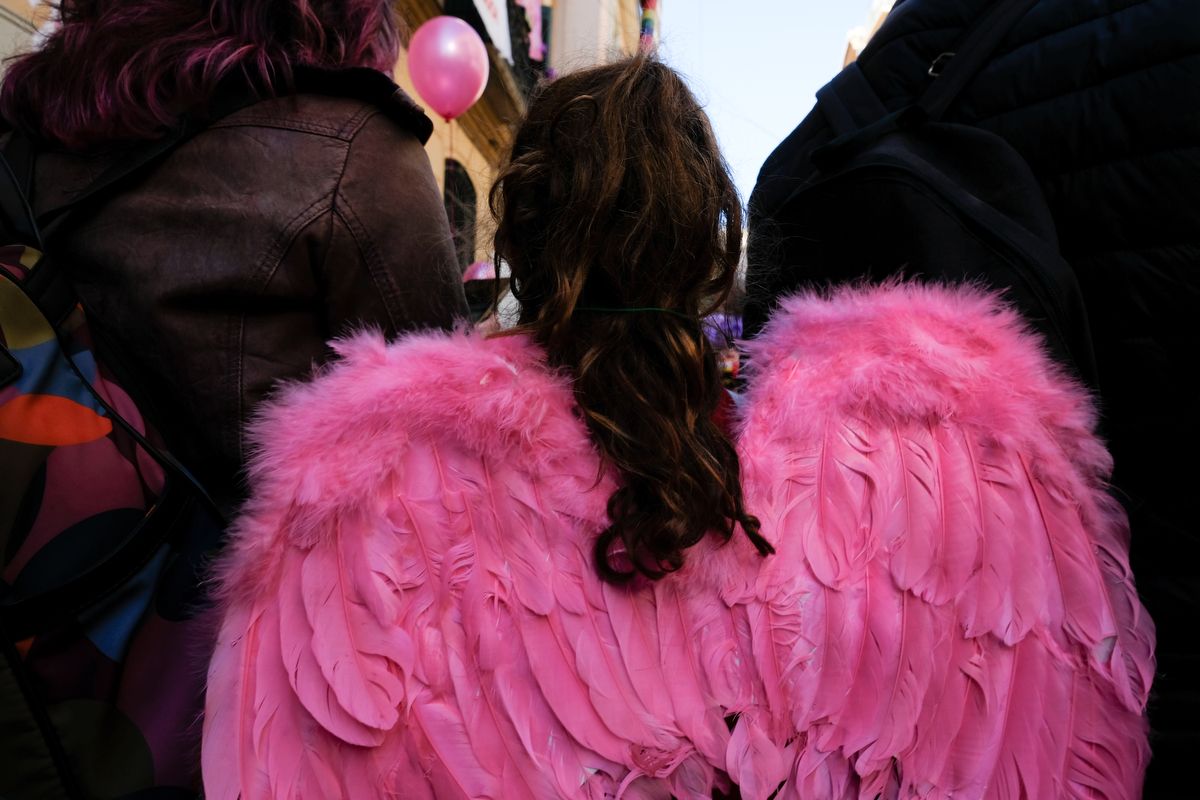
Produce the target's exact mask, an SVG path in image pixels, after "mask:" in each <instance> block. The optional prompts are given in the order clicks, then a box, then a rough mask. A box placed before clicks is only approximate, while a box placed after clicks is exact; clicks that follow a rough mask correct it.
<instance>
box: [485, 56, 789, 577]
mask: <svg viewBox="0 0 1200 800" xmlns="http://www.w3.org/2000/svg"><path fill="white" fill-rule="evenodd" d="M491 205H492V211H493V213H494V214H495V216H496V219H497V230H496V238H495V244H496V253H497V257H498V258H503V259H505V260H506V261H507V262H508V263H509V266H510V268H511V270H512V276H513V291H514V294H515V295H516V297H517V299H518V300H519V301H520V303H521V317H520V324H519V325H518V327H517V329H516V330H517V331H524V332H527V333H530V334H531V335H533V337H534V338H535V339H536V340H537V341H538V342H539V343H540V344H542V345H543V346H544V347H545V348H546V351H547V354H548V356H549V358H550V360H551V362H552V363H554V364H555V365H557V366H560V367H562V368H564V369H566V370H567V371H569V373H570V374H571V375H572V376H573V378H574V390H575V399H576V402H577V403H578V406H579V409H580V411H581V413H582V414H583V417H584V419H585V420H586V422H587V426H588V429H589V431H590V433H591V435H592V438H593V440H594V441H595V442H596V444H597V446H598V447H599V449H600V452H601V453H602V455H603V457H604V458H605V460H606V461H607V462H608V463H609V464H611V465H612V466H613V467H615V468H616V470H617V472H618V473H619V475H620V486H619V488H618V489H617V490H616V491H615V492H614V493H613V495H612V497H611V498H610V500H609V503H608V514H609V519H610V521H611V525H610V526H609V527H608V528H607V529H606V530H605V531H604V532H603V533H602V534H601V535H600V537H599V538H598V539H597V541H596V565H597V569H598V571H599V573H600V575H601V577H603V578H604V579H606V580H609V581H613V582H617V581H622V580H627V579H628V578H630V577H632V576H633V575H634V574H637V573H641V574H643V575H646V576H648V577H650V578H659V577H662V576H663V575H665V574H667V573H669V572H672V571H674V570H676V569H679V568H680V567H681V566H682V565H683V563H684V551H685V550H686V549H687V548H689V547H691V546H692V545H694V544H696V543H697V542H699V541H700V540H701V539H702V538H703V537H704V536H705V535H708V534H713V535H716V536H718V537H720V538H722V539H725V540H728V539H729V538H730V537H731V536H733V534H734V531H735V530H736V528H737V527H738V526H740V527H741V528H742V530H743V531H745V533H746V535H747V536H748V537H750V539H751V540H752V541H753V543H754V545H755V546H756V548H757V549H758V551H759V552H760V553H762V554H764V555H765V554H767V553H770V552H773V550H772V548H771V546H770V544H769V543H768V542H767V541H766V540H765V539H764V538H763V537H762V535H761V534H760V533H759V523H758V520H757V519H755V518H754V517H753V516H751V515H750V514H749V513H747V511H746V509H745V507H744V503H743V498H742V488H741V477H740V473H739V464H738V459H737V453H736V451H735V450H734V447H733V445H732V443H731V442H730V441H729V438H728V437H727V436H726V435H725V433H724V432H723V431H722V430H721V429H720V428H719V427H718V425H717V424H716V423H715V422H714V420H713V415H714V413H715V412H716V410H717V406H718V404H719V403H720V400H721V392H722V391H723V389H722V386H721V380H720V374H719V370H718V366H717V360H716V353H715V352H714V350H713V347H712V345H711V344H710V343H709V341H708V338H707V337H706V336H705V335H704V331H703V330H702V327H701V318H702V316H703V315H705V314H707V313H710V312H711V311H713V310H715V309H716V308H717V307H718V306H719V305H720V304H721V303H722V302H723V301H724V299H725V297H726V296H727V295H728V294H729V291H730V289H731V288H732V285H733V281H734V277H735V274H736V269H737V262H738V257H739V255H740V246H741V230H742V211H741V204H740V201H739V200H738V196H737V192H736V190H735V189H734V186H733V182H732V180H731V179H730V177H729V173H728V168H727V167H726V165H725V162H724V160H723V159H722V158H721V155H720V152H719V151H718V149H717V146H716V141H715V138H714V136H713V134H712V130H711V128H710V127H709V124H708V120H707V118H706V117H705V115H704V113H703V111H702V110H701V109H700V106H699V104H698V103H697V102H696V100H695V98H694V97H693V96H692V95H691V92H690V91H688V89H687V87H686V85H684V83H683V81H682V80H681V79H680V78H679V76H678V75H676V74H675V73H674V72H673V71H672V70H670V69H669V68H667V67H666V66H664V65H662V64H660V63H658V62H656V61H655V60H653V59H652V58H650V57H648V56H644V55H639V56H635V57H634V58H632V59H629V60H627V61H624V62H621V63H618V64H612V65H606V66H602V67H596V68H593V69H589V70H585V71H582V72H577V73H573V74H570V75H567V76H564V77H561V78H558V79H557V80H555V81H553V82H550V83H547V84H544V85H542V86H541V87H540V88H539V90H538V92H537V93H536V94H535V96H534V98H533V99H532V100H531V102H530V108H529V113H528V115H527V117H526V119H525V121H524V122H523V124H522V125H521V127H520V129H519V130H518V132H517V136H516V139H515V142H514V145H513V150H512V156H511V158H510V160H509V163H508V164H507V165H506V166H505V168H504V169H503V171H502V172H501V174H500V177H499V179H498V180H497V182H496V184H495V186H494V187H493V189H492V194H491Z"/></svg>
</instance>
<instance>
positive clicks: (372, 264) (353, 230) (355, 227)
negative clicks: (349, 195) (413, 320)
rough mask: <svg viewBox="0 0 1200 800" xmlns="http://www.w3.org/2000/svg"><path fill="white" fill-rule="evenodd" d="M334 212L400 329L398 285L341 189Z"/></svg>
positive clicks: (389, 314)
mask: <svg viewBox="0 0 1200 800" xmlns="http://www.w3.org/2000/svg"><path fill="white" fill-rule="evenodd" d="M333 214H334V217H335V218H336V219H340V220H341V221H342V224H343V225H345V226H346V230H347V231H349V232H350V236H351V238H353V239H354V246H355V248H356V249H357V250H358V255H359V259H360V260H361V262H362V265H363V267H365V268H366V270H367V275H369V276H370V278H371V283H373V284H374V285H375V290H376V291H377V292H379V296H380V297H381V298H383V307H384V310H385V311H387V315H388V324H389V325H390V326H391V327H392V328H393V329H395V330H399V329H400V328H401V327H402V325H401V324H400V316H401V315H400V314H398V310H399V306H400V305H401V303H400V297H399V295H398V292H397V291H396V287H395V285H394V284H393V283H392V281H391V280H390V279H389V277H388V275H387V272H386V271H385V270H384V269H383V268H382V259H381V258H379V253H378V250H377V249H376V247H375V244H374V241H373V240H372V239H371V234H370V233H369V232H368V231H367V229H366V226H365V225H363V224H362V221H361V220H359V218H358V215H357V214H356V213H354V208H353V207H352V206H351V205H350V202H349V201H348V200H347V199H346V196H345V195H344V194H342V192H341V191H340V190H339V191H338V192H337V195H336V197H335V198H334V203H333Z"/></svg>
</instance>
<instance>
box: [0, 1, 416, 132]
mask: <svg viewBox="0 0 1200 800" xmlns="http://www.w3.org/2000/svg"><path fill="white" fill-rule="evenodd" d="M59 10H60V14H61V17H62V24H61V26H60V27H59V29H58V30H57V31H55V32H54V33H53V34H52V35H51V36H50V37H49V39H48V40H47V41H46V43H45V45H44V46H43V47H42V48H41V49H40V50H37V51H34V52H32V53H28V54H26V55H22V56H19V57H17V58H16V59H14V60H13V61H12V63H11V64H10V66H9V70H8V73H7V75H6V76H5V78H4V83H3V86H2V87H0V116H3V117H4V119H5V120H7V121H8V123H9V124H10V125H13V126H15V127H19V128H21V129H23V130H26V131H28V132H30V133H32V134H35V135H38V136H40V137H42V138H43V139H46V140H48V141H51V142H56V143H58V144H62V145H65V146H67V147H68V148H71V149H80V150H82V149H88V148H92V147H95V146H97V145H100V144H103V143H106V142H112V141H121V140H130V139H149V138H154V137H156V136H159V135H161V134H162V132H163V129H164V128H165V127H168V126H170V125H172V124H173V123H175V122H176V121H177V119H178V117H179V115H180V114H181V113H184V112H186V111H189V110H192V109H198V108H201V109H202V108H203V106H204V104H205V103H206V102H207V101H208V100H209V99H210V97H211V96H212V94H213V92H214V90H215V89H216V87H217V84H218V83H220V82H221V81H222V80H223V79H224V78H226V77H228V76H240V77H242V78H245V79H246V80H247V81H248V82H249V83H250V84H251V85H252V86H254V87H256V88H257V89H258V90H259V91H262V92H264V93H265V94H276V93H280V92H283V91H286V90H287V88H288V87H289V86H290V84H291V81H292V77H293V70H294V68H295V67H297V66H301V65H304V66H316V67H326V68H331V69H337V68H343V67H372V68H374V69H377V70H380V71H381V72H385V73H388V74H390V73H391V70H392V68H393V67H394V65H395V63H396V59H397V57H398V54H399V39H400V36H399V22H398V21H397V19H396V16H395V12H394V11H393V9H392V3H391V1H390V0H61V2H60V3H59Z"/></svg>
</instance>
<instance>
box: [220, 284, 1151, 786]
mask: <svg viewBox="0 0 1200 800" xmlns="http://www.w3.org/2000/svg"><path fill="white" fill-rule="evenodd" d="M341 350H342V354H343V356H344V360H343V361H342V362H340V363H339V365H338V366H336V367H334V368H333V369H332V370H331V371H329V372H328V373H327V374H326V375H324V376H322V377H321V378H320V379H319V380H317V381H316V382H315V383H313V384H311V385H305V386H296V387H292V388H290V389H289V390H287V391H286V392H285V393H284V394H283V395H282V397H281V399H280V400H279V401H277V402H276V403H275V404H273V405H272V406H271V407H270V408H269V410H267V411H266V412H265V413H264V415H263V416H262V418H261V420H260V421H259V423H258V424H257V426H256V437H257V441H258V442H259V445H260V452H259V455H258V456H257V458H256V459H255V461H254V465H253V472H252V475H253V484H254V488H255V495H254V499H253V500H252V501H251V503H250V505H249V507H248V509H247V511H246V514H245V516H244V517H243V518H242V520H241V521H240V522H239V523H238V525H237V529H236V531H235V538H234V543H233V546H232V552H231V555H230V556H229V557H228V559H227V561H226V563H225V565H224V568H223V571H222V575H221V581H222V593H223V603H224V608H225V617H224V621H223V624H222V627H221V631H220V635H219V640H218V642H217V646H216V651H215V655H214V657H213V660H212V663H211V666H210V670H209V679H210V680H209V690H208V692H209V693H208V711H207V717H206V720H205V738H204V750H203V762H204V777H205V786H206V791H207V795H208V797H210V798H213V800H234V798H238V797H241V798H243V800H258V798H314V799H315V798H355V799H357V798H364V799H365V798H395V797H404V798H407V797H413V798H422V797H430V798H432V797H436V798H455V797H472V798H475V797H486V798H558V797H565V798H575V797H579V798H600V797H629V798H667V797H678V798H710V797H713V796H714V794H716V795H717V796H720V794H721V793H728V792H731V791H732V790H733V786H736V787H737V789H738V791H739V792H740V795H741V796H742V797H745V798H767V797H771V796H774V797H777V798H815V799H817V800H821V799H824V798H831V799H832V798H836V799H837V800H841V799H842V798H876V797H883V798H901V797H903V798H909V797H920V798H950V797H953V798H1006V799H1007V798H1011V799H1012V800H1018V799H1020V798H1033V799H1036V800H1043V799H1045V798H1067V797H1070V798H1076V797H1078V798H1131V797H1136V796H1138V795H1139V794H1140V789H1139V785H1140V780H1141V775H1142V771H1143V770H1144V768H1145V764H1146V760H1147V758H1148V750H1147V744H1146V725H1145V721H1144V718H1143V713H1142V712H1143V709H1144V705H1145V701H1146V696H1147V692H1148V689H1149V683H1150V679H1151V676H1152V673H1153V656H1152V651H1153V628H1152V626H1151V623H1150V621H1149V620H1148V618H1147V616H1146V614H1145V611H1144V610H1143V609H1142V607H1141V606H1140V605H1139V603H1138V600H1137V596H1136V593H1135V591H1134V587H1133V582H1132V579H1131V576H1130V574H1129V569H1128V564H1127V560H1126V551H1127V543H1126V538H1125V537H1126V530H1125V527H1124V518H1123V516H1122V514H1121V512H1120V510H1119V508H1117V507H1116V506H1115V505H1114V503H1113V502H1112V501H1111V500H1110V499H1109V498H1108V496H1107V495H1106V494H1105V493H1104V491H1103V484H1102V481H1103V477H1104V474H1105V470H1106V469H1107V466H1108V462H1107V456H1106V454H1105V452H1104V450H1103V448H1102V447H1101V446H1100V444H1099V443H1098V442H1097V441H1096V439H1095V438H1094V437H1093V435H1092V432H1091V428H1092V424H1093V419H1092V415H1091V411H1090V410H1089V408H1090V407H1089V405H1088V403H1087V400H1086V398H1085V397H1084V396H1083V395H1082V393H1080V392H1079V391H1078V390H1076V389H1075V388H1073V387H1072V386H1071V385H1070V384H1069V382H1067V381H1065V380H1064V379H1062V378H1061V377H1059V376H1058V375H1057V374H1056V373H1055V372H1054V371H1053V370H1052V369H1051V368H1050V367H1049V366H1048V363H1047V362H1046V360H1045V359H1044V358H1043V357H1042V355H1041V354H1040V352H1039V349H1038V346H1037V344H1036V342H1034V341H1033V340H1032V339H1031V338H1030V337H1029V336H1028V335H1027V334H1025V333H1024V332H1023V331H1022V330H1021V327H1020V325H1019V323H1018V321H1017V320H1016V318H1015V317H1014V316H1013V315H1012V314H1011V313H1010V312H1008V311H1005V310H1003V309H1001V308H1000V307H999V306H998V305H997V304H996V303H995V301H993V300H991V299H989V298H988V297H986V296H984V295H982V294H979V293H977V292H974V291H967V290H955V291H952V290H948V289H935V288H925V289H920V288H914V287H899V286H890V287H884V288H880V289H874V290H856V291H850V292H844V293H842V294H839V295H837V296H835V297H833V298H832V299H822V298H817V297H801V298H796V299H793V300H792V301H790V302H789V303H787V304H786V305H785V307H784V308H783V309H782V310H781V311H780V312H779V314H778V316H777V318H776V320H775V321H774V323H773V324H772V326H771V328H770V330H769V331H768V333H767V334H766V335H765V336H764V337H763V338H762V339H760V340H759V341H758V342H757V343H755V344H754V345H753V352H752V358H753V361H754V364H755V366H754V373H753V375H752V378H751V380H752V386H753V389H752V391H751V392H750V394H749V396H748V398H747V399H746V401H745V408H744V414H743V425H742V430H741V433H740V437H739V448H740V455H741V459H742V463H743V471H744V480H745V491H746V499H747V504H748V507H749V508H750V509H751V511H752V512H753V513H755V514H756V515H758V516H759V517H760V519H761V520H762V523H763V531H764V533H766V535H767V536H768V538H770V539H771V540H772V541H773V542H774V543H775V545H776V547H777V548H778V552H777V553H776V554H775V555H774V556H771V557H769V558H766V559H762V558H759V557H758V556H757V555H756V554H755V553H754V552H753V550H752V548H750V546H749V545H748V543H747V542H745V541H744V539H743V537H740V535H739V536H738V537H736V538H735V540H734V541H733V542H731V543H730V544H728V545H725V546H723V547H718V546H716V545H715V544H713V543H711V542H706V543H704V544H702V545H700V546H697V547H696V548H694V549H693V550H692V551H690V554H689V562H688V565H687V566H686V567H685V569H684V570H682V571H681V572H679V573H676V574H675V575H672V576H671V577H669V578H667V579H664V580H661V581H658V582H654V583H650V582H640V583H637V584H636V585H634V586H632V587H628V588H618V587H613V586H608V585H605V584H602V583H601V582H599V581H598V580H597V578H596V577H595V571H594V568H593V566H592V563H591V556H590V554H591V542H592V541H593V537H594V536H595V535H596V534H597V533H598V531H599V530H600V529H601V528H602V526H603V524H604V518H605V517H604V513H605V512H604V508H605V503H606V501H607V499H608V496H609V494H610V493H611V491H612V489H613V485H614V484H613V482H612V479H611V478H610V477H606V476H603V473H602V470H601V467H600V463H599V460H598V458H597V455H596V453H595V451H594V448H593V447H592V446H591V444H590V443H589V441H588V439H587V434H586V431H585V430H584V428H583V426H582V425H581V423H580V422H579V420H578V419H577V417H576V416H575V414H574V413H573V410H572V402H571V395H570V389H569V385H568V383H567V381H566V380H565V379H564V378H563V377H561V376H558V375H555V374H553V373H552V372H550V371H549V370H547V368H546V367H545V366H544V363H543V360H542V357H541V355H540V353H539V352H538V350H537V348H536V347H534V346H533V345H532V344H530V343H529V342H527V341H525V340H523V339H520V338H516V337H509V338H499V339H491V340H487V339H481V338H478V337H475V336H471V335H467V334H456V335H454V336H441V335H422V336H417V337H412V338H409V339H407V340H404V341H402V342H400V343H398V344H395V345H385V344H384V343H383V342H382V340H380V339H379V338H378V337H370V336H365V337H360V338H358V339H356V340H353V341H350V342H346V343H343V344H342V345H341ZM598 476H601V477H598Z"/></svg>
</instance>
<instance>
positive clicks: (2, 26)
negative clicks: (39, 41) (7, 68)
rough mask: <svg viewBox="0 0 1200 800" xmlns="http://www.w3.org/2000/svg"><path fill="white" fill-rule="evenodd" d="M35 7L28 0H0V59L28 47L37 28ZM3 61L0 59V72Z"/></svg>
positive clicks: (2, 70)
mask: <svg viewBox="0 0 1200 800" xmlns="http://www.w3.org/2000/svg"><path fill="white" fill-rule="evenodd" d="M35 14H36V7H35V6H33V5H31V4H30V3H29V0H0V59H7V58H8V57H9V56H12V55H16V54H17V53H20V52H23V51H24V50H26V49H28V47H29V45H30V44H31V43H32V41H33V34H34V32H35V31H36V30H37V25H36V24H35V22H34V16H35ZM3 72H4V61H3V60H0V74H2V73H3Z"/></svg>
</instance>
